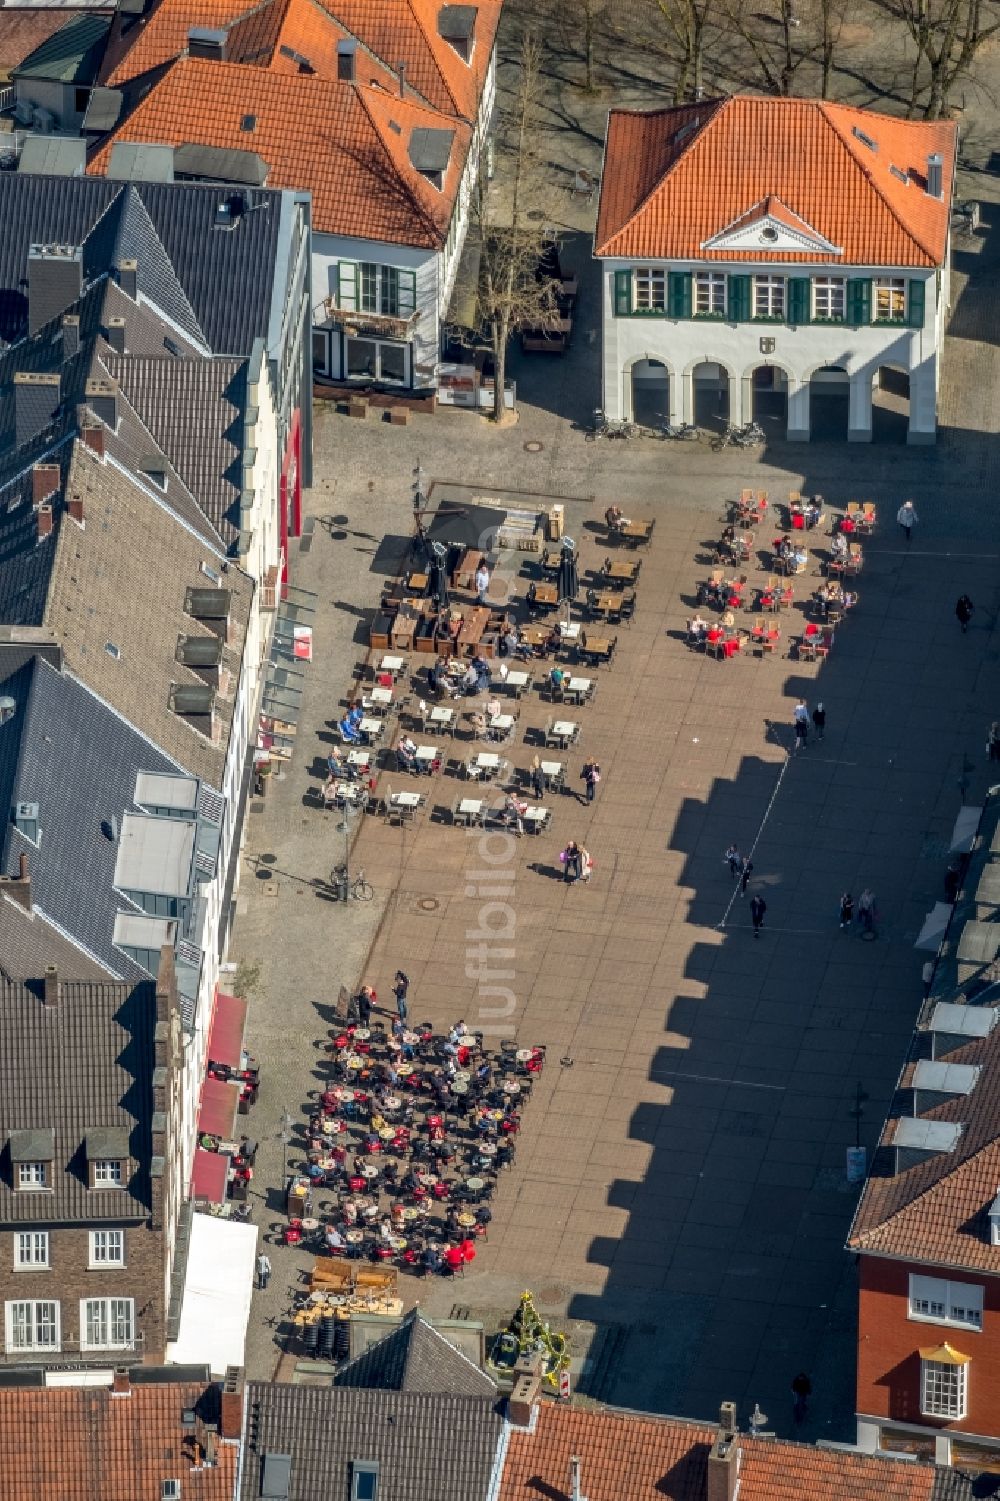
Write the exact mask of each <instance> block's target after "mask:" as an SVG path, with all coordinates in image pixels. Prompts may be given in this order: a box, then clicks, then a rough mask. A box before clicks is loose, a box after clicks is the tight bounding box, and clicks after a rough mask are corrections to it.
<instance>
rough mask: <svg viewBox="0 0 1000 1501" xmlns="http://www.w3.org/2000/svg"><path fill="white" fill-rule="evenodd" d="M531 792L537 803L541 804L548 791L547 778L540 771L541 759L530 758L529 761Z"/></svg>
mask: <svg viewBox="0 0 1000 1501" xmlns="http://www.w3.org/2000/svg"><path fill="white" fill-rule="evenodd" d="M531 790H532V792H533V793H534V795H535V797H536V799H537V800H538V802H542V800H543V799H544V797H545V794H546V792H547V791H548V790H549V783H548V778H547V777H546V775H545V773H544V771H543V770H542V762H541V758H540V757H538V756H534V757H532V761H531Z"/></svg>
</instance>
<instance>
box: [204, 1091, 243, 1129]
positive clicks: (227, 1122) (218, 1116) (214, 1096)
mask: <svg viewBox="0 0 1000 1501" xmlns="http://www.w3.org/2000/svg"><path fill="white" fill-rule="evenodd" d="M239 1103H240V1086H239V1085H238V1084H223V1082H222V1080H221V1079H206V1080H205V1082H204V1084H203V1085H202V1086H201V1109H200V1110H199V1112H198V1135H199V1136H221V1137H222V1139H223V1141H232V1139H233V1131H234V1129H235V1126H236V1107H237V1105H238V1104H239Z"/></svg>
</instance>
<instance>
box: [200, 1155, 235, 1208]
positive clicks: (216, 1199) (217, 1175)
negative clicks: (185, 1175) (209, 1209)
mask: <svg viewBox="0 0 1000 1501" xmlns="http://www.w3.org/2000/svg"><path fill="white" fill-rule="evenodd" d="M228 1171H229V1158H228V1157H224V1156H223V1155H222V1153H221V1152H203V1151H202V1150H201V1148H200V1147H199V1148H198V1149H197V1151H196V1152H195V1154H194V1167H193V1168H192V1170H191V1197H192V1198H193V1199H203V1200H207V1201H208V1203H209V1204H224V1203H225V1202H226V1174H227V1173H228Z"/></svg>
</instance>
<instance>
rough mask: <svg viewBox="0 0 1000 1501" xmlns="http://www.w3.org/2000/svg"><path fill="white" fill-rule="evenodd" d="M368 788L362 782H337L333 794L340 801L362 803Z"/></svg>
mask: <svg viewBox="0 0 1000 1501" xmlns="http://www.w3.org/2000/svg"><path fill="white" fill-rule="evenodd" d="M363 722H364V721H362V723H363ZM367 790H368V789H367V788H366V787H363V786H362V784H361V783H360V782H337V783H335V785H334V789H333V795H334V797H335V798H336V800H337V802H338V803H360V801H361V799H362V797H363V796H364V794H365V793H366V792H367Z"/></svg>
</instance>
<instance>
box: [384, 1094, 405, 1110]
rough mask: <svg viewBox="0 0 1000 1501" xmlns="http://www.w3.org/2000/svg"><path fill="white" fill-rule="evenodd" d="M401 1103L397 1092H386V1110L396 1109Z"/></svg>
mask: <svg viewBox="0 0 1000 1501" xmlns="http://www.w3.org/2000/svg"><path fill="white" fill-rule="evenodd" d="M402 1103H403V1102H402V1100H401V1099H400V1098H399V1095H398V1094H387V1095H386V1097H385V1108H386V1110H398V1109H399V1107H400V1105H402Z"/></svg>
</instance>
